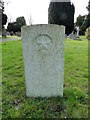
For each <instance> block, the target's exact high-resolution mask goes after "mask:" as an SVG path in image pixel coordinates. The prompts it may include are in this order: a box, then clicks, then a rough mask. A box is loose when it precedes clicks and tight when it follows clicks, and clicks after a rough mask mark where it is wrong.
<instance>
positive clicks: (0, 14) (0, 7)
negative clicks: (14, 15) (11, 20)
mask: <svg viewBox="0 0 90 120" xmlns="http://www.w3.org/2000/svg"><path fill="white" fill-rule="evenodd" d="M0 17H2V28H3V27H4V25H5V24H6V23H7V15H6V14H4V2H3V1H2V0H0Z"/></svg>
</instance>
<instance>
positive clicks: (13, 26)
mask: <svg viewBox="0 0 90 120" xmlns="http://www.w3.org/2000/svg"><path fill="white" fill-rule="evenodd" d="M24 25H26V21H25V18H24V17H23V16H22V17H18V18H17V19H16V22H12V23H8V26H7V30H8V31H9V32H11V31H13V32H14V33H15V32H18V31H21V27H22V26H24Z"/></svg>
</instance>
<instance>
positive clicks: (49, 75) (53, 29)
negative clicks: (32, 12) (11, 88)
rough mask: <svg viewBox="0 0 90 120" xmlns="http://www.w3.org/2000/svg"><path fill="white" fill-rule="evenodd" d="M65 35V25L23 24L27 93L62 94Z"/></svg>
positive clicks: (33, 95)
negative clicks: (24, 25)
mask: <svg viewBox="0 0 90 120" xmlns="http://www.w3.org/2000/svg"><path fill="white" fill-rule="evenodd" d="M64 39H65V27H64V26H59V25H53V24H47V25H32V26H26V27H23V28H22V41H23V58H24V67H25V82H26V95H27V96H29V97H52V96H63V82H64Z"/></svg>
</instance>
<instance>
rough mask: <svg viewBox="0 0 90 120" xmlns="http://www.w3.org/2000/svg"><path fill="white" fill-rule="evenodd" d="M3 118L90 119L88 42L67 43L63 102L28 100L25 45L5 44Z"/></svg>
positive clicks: (60, 100) (18, 42)
mask: <svg viewBox="0 0 90 120" xmlns="http://www.w3.org/2000/svg"><path fill="white" fill-rule="evenodd" d="M2 61H3V62H2V117H3V118H44V117H45V118H57V117H59V118H87V117H88V41H87V40H86V39H85V37H83V36H81V40H78V41H75V40H69V39H67V40H65V67H64V96H63V98H60V97H55V98H53V97H52V98H28V97H26V96H25V74H24V65H23V53H22V41H10V42H5V43H2Z"/></svg>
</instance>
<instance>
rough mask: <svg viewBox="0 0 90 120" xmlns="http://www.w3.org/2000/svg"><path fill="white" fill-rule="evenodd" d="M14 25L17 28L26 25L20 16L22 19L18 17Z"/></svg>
mask: <svg viewBox="0 0 90 120" xmlns="http://www.w3.org/2000/svg"><path fill="white" fill-rule="evenodd" d="M16 23H17V25H18V26H20V27H22V26H24V25H26V21H25V18H24V17H23V16H22V17H18V18H17V19H16Z"/></svg>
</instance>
